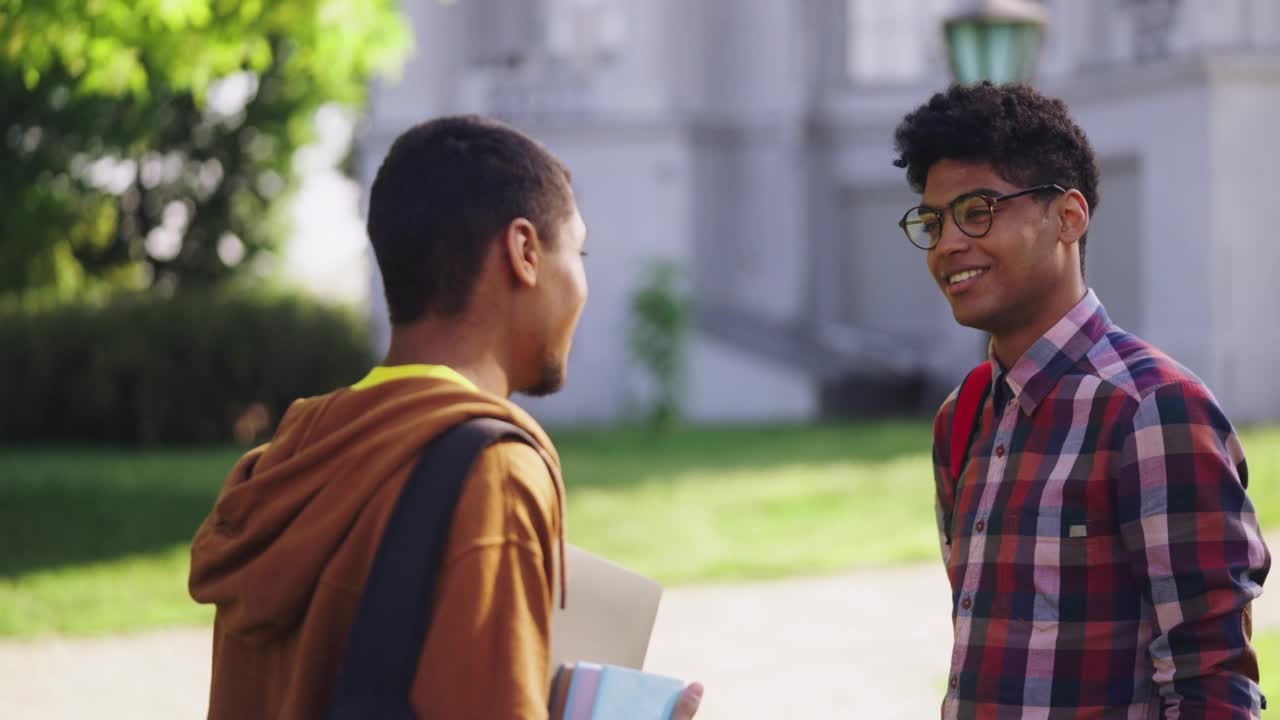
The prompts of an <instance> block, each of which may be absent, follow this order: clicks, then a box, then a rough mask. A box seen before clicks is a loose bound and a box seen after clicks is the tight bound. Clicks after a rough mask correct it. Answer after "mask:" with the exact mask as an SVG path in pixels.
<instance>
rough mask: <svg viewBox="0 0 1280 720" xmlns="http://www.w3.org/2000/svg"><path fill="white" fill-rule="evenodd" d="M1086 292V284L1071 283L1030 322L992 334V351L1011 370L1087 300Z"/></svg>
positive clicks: (1079, 282)
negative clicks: (1037, 342)
mask: <svg viewBox="0 0 1280 720" xmlns="http://www.w3.org/2000/svg"><path fill="white" fill-rule="evenodd" d="M1087 292H1088V290H1087V289H1086V288H1085V286H1084V282H1083V281H1077V282H1074V283H1069V284H1068V286H1067V287H1066V288H1065V292H1060V293H1057V294H1056V297H1055V299H1054V300H1053V302H1049V303H1045V305H1044V307H1043V308H1041V310H1040V311H1039V312H1038V313H1037V314H1036V315H1035V316H1034V317H1032V318H1030V320H1029V321H1028V322H1024V323H1021V324H1020V325H1019V326H1018V327H1017V328H1016V329H1012V330H1009V331H1006V332H994V333H992V335H991V348H992V350H993V351H994V352H995V356H996V359H997V360H999V361H1000V364H1001V365H1002V366H1003V367H1004V368H1005V369H1009V368H1012V367H1013V366H1014V364H1015V363H1017V362H1018V360H1019V359H1021V358H1022V356H1023V355H1025V354H1026V352H1027V350H1029V349H1031V346H1032V345H1034V344H1035V343H1036V341H1037V340H1039V339H1040V338H1042V337H1044V334H1045V333H1047V332H1049V329H1050V328H1052V327H1053V326H1054V325H1057V324H1058V321H1060V320H1062V318H1064V317H1066V315H1067V313H1069V312H1071V308H1073V307H1075V306H1076V305H1077V304H1079V303H1080V301H1081V300H1083V299H1084V296H1085V294H1086V293H1087Z"/></svg>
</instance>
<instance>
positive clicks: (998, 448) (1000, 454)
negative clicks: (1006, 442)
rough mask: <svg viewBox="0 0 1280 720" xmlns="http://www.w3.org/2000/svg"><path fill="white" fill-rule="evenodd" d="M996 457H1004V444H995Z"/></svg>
mask: <svg viewBox="0 0 1280 720" xmlns="http://www.w3.org/2000/svg"><path fill="white" fill-rule="evenodd" d="M996 457H998V458H1002V457H1004V446H1003V445H997V446H996Z"/></svg>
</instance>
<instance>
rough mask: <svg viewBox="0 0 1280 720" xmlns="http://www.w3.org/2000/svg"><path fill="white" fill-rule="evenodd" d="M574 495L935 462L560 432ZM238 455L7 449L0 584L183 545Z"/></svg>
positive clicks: (896, 435)
mask: <svg viewBox="0 0 1280 720" xmlns="http://www.w3.org/2000/svg"><path fill="white" fill-rule="evenodd" d="M553 437H555V438H556V441H557V445H558V447H559V449H560V453H561V456H562V459H563V461H564V465H565V468H566V476H567V482H568V485H569V487H570V492H572V488H574V487H584V488H585V487H595V488H603V489H607V488H609V487H618V488H622V487H631V486H636V485H641V484H646V483H656V482H662V481H663V480H664V479H666V478H670V477H672V476H674V475H678V474H681V473H685V472H691V471H715V470H723V471H725V472H730V471H734V470H741V469H744V468H767V467H774V466H779V465H790V464H813V463H819V464H820V463H825V462H840V461H849V460H859V461H866V462H877V461H885V460H891V459H894V458H896V457H901V456H905V455H914V454H919V453H927V452H928V448H929V428H928V424H927V423H923V422H884V423H868V424H859V425H844V426H840V425H829V426H815V427H803V426H776V427H759V426H755V427H741V428H680V429H676V430H673V431H670V432H666V433H657V432H652V431H649V430H645V429H639V428H623V429H611V430H563V431H560V432H553ZM240 452H241V450H239V449H236V448H225V447H223V448H196V449H182V450H169V449H166V450H127V449H85V448H6V449H0V578H7V577H15V576H19V575H23V574H26V573H30V572H33V571H36V570H41V569H45V568H54V567H60V566H66V565H79V564H86V563H93V562H99V561H105V560H111V559H115V558H120V557H125V556H129V555H138V554H145V553H151V552H156V551H161V550H164V549H167V548H170V547H172V546H173V545H175V544H179V543H186V542H189V541H190V540H191V537H192V536H193V535H194V534H195V530H196V527H197V526H198V525H199V524H200V522H201V521H202V520H203V519H204V517H205V516H206V515H207V514H208V512H209V510H210V508H211V507H212V505H213V501H214V499H215V498H216V497H217V494H218V489H219V488H220V487H221V485H222V481H223V479H224V477H225V475H226V473H227V471H228V470H229V469H230V468H231V466H232V464H233V463H234V462H235V459H236V457H237V456H238V455H239V453H240Z"/></svg>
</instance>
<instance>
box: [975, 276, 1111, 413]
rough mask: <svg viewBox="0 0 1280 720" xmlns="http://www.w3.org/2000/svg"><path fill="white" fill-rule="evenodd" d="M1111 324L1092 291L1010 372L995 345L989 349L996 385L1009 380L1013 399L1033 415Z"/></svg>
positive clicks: (1021, 358)
mask: <svg viewBox="0 0 1280 720" xmlns="http://www.w3.org/2000/svg"><path fill="white" fill-rule="evenodd" d="M1110 327H1111V319H1110V318H1109V317H1107V311H1106V309H1105V308H1103V307H1102V303H1101V302H1100V301H1099V300H1098V296H1097V295H1096V294H1094V292H1093V291H1092V290H1090V291H1088V292H1087V293H1085V296H1084V298H1083V299H1082V300H1080V302H1078V303H1076V306H1075V307H1073V308H1071V310H1069V311H1068V312H1067V314H1066V315H1065V316H1064V317H1063V318H1062V319H1061V320H1059V321H1058V322H1057V324H1055V325H1054V326H1053V327H1051V328H1049V331H1048V332H1046V333H1045V334H1044V335H1043V336H1041V337H1040V339H1039V340H1037V341H1036V342H1035V343H1034V344H1032V346H1031V347H1030V348H1028V349H1027V351H1026V352H1025V353H1023V355H1022V357H1020V358H1018V361H1017V362H1015V363H1014V364H1013V367H1012V368H1009V369H1008V370H1007V371H1006V370H1005V369H1004V368H1003V367H1002V366H1001V365H1000V362H999V361H998V360H997V359H996V354H995V348H994V347H991V348H990V349H989V350H988V353H989V355H990V360H991V367H992V368H993V370H994V372H993V373H992V377H991V382H992V383H993V387H997V385H995V384H996V383H999V382H1001V381H1002V380H1004V381H1006V382H1008V384H1009V389H1010V391H1012V393H1013V398H1014V399H1015V400H1017V401H1018V404H1019V405H1020V406H1021V407H1022V411H1023V412H1024V413H1026V414H1027V415H1030V414H1031V413H1032V412H1034V411H1035V409H1036V407H1038V406H1039V405H1040V401H1041V400H1044V399H1045V397H1046V396H1047V395H1048V394H1049V392H1050V391H1051V390H1053V388H1054V386H1055V385H1057V384H1058V380H1059V379H1061V378H1062V376H1063V375H1064V374H1065V373H1066V372H1067V370H1069V369H1071V368H1072V367H1075V365H1076V364H1077V363H1079V362H1080V361H1081V360H1082V359H1084V357H1085V356H1086V355H1088V354H1089V351H1090V350H1092V349H1093V347H1094V346H1095V345H1097V344H1098V341H1099V340H1101V339H1102V337H1103V336H1104V335H1106V333H1107V329H1108V328H1110Z"/></svg>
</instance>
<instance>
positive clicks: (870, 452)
mask: <svg viewBox="0 0 1280 720" xmlns="http://www.w3.org/2000/svg"><path fill="white" fill-rule="evenodd" d="M556 437H557V440H558V443H559V447H560V450H561V454H562V456H563V460H564V464H565V468H566V472H567V476H568V484H569V539H570V541H571V542H574V543H577V544H579V545H582V546H583V547H586V548H588V549H590V550H593V551H595V552H598V553H601V554H603V555H605V556H608V557H610V558H613V559H615V560H617V561H619V562H621V563H623V564H625V565H628V566H630V567H633V568H635V569H637V570H639V571H641V572H644V573H646V574H649V575H652V576H654V577H656V578H658V579H659V580H661V581H663V582H665V583H686V582H693V581H727V580H734V579H743V578H764V577H779V576H786V575H793V574H804V573H821V572H830V571H836V570H842V569H847V568H852V567H863V566H869V565H882V564H893V563H902V562H915V561H925V562H930V561H933V560H935V558H936V557H937V547H936V542H937V541H936V537H935V533H934V529H933V505H932V502H933V501H932V492H933V490H932V479H931V471H930V468H929V456H928V445H929V428H928V424H927V423H923V422H885V423H874V424H862V425H847V426H820V427H775V428H724V429H698V430H682V431H679V432H675V433H672V434H668V435H654V434H651V433H648V432H645V431H641V430H608V431H575V432H561V433H556ZM1244 442H1245V447H1246V450H1247V451H1248V453H1249V456H1250V465H1251V468H1252V475H1251V482H1250V490H1251V494H1252V495H1253V497H1254V498H1255V502H1256V504H1257V506H1258V508H1259V512H1260V515H1261V517H1262V523H1263V527H1264V528H1266V529H1270V528H1277V527H1280V428H1276V429H1268V430H1259V431H1254V432H1249V433H1245V435H1244ZM237 454H238V450H236V449H229V448H223V449H197V450H163V451H145V452H134V451H127V450H82V449H76V450H68V449H47V450H41V449H17V448H14V449H6V450H0V636H15V635H33V634H41V633H50V632H58V633H95V632H108V631H122V630H130V629H138V628H144V627H154V626H159V625H168V624H181V623H191V622H207V621H208V620H209V618H210V612H209V610H208V609H207V608H202V607H199V606H197V605H195V604H194V603H192V602H191V601H190V600H189V599H188V598H187V595H186V572H187V556H186V547H185V545H186V543H187V542H188V541H189V539H190V537H191V535H192V534H193V533H194V531H195V528H196V526H197V525H198V524H199V522H200V520H201V519H202V518H203V517H204V515H205V514H206V513H207V512H208V510H209V507H210V505H211V503H212V501H213V498H214V497H215V495H216V494H217V489H218V487H219V485H220V484H221V482H222V478H223V475H224V474H225V472H226V471H227V469H228V468H229V467H230V466H231V463H232V462H233V461H234V460H235V458H236V456H237ZM1276 652H1277V657H1278V659H1280V643H1278V646H1277V648H1276ZM1278 671H1280V669H1278Z"/></svg>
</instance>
